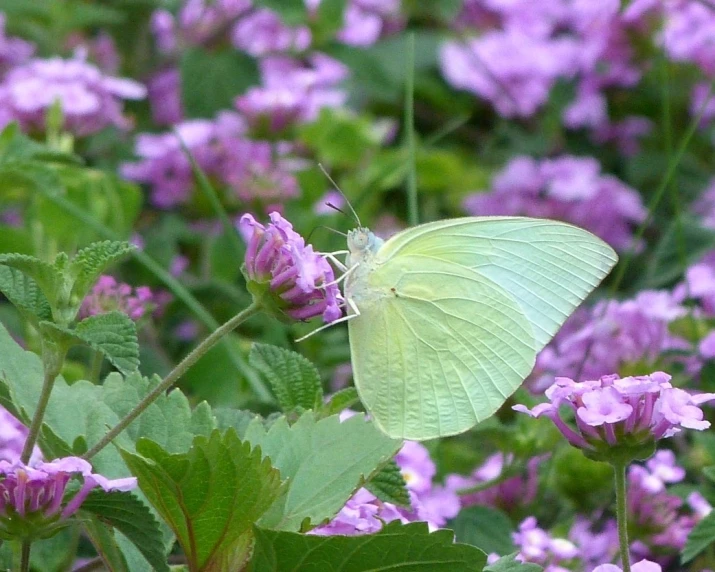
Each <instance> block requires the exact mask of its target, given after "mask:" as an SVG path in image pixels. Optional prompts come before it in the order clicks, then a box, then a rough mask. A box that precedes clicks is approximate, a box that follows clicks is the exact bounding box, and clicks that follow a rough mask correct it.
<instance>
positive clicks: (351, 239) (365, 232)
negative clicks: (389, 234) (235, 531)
mask: <svg viewBox="0 0 715 572" xmlns="http://www.w3.org/2000/svg"><path fill="white" fill-rule="evenodd" d="M384 242H385V241H384V240H382V239H381V238H379V237H378V236H376V235H375V233H373V232H372V231H371V230H370V229H369V228H365V227H364V226H360V227H358V228H355V229H353V230H351V231H349V232H348V250H349V251H350V256H351V258H353V259H360V258H363V257H364V256H365V255H366V254H367V253H370V254H375V253H376V252H377V251H378V249H379V248H380V247H381V246H382V244H383V243H384Z"/></svg>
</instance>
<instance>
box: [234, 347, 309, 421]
mask: <svg viewBox="0 0 715 572" xmlns="http://www.w3.org/2000/svg"><path fill="white" fill-rule="evenodd" d="M248 363H249V364H250V365H252V366H253V367H255V368H256V369H257V370H258V371H260V372H261V373H262V374H263V375H264V376H265V377H266V379H267V380H268V382H269V383H270V384H271V387H272V388H273V391H274V393H275V394H276V397H277V398H278V403H279V404H280V406H281V409H282V410H283V412H284V413H290V412H293V411H295V410H300V409H301V408H302V409H318V408H319V407H320V406H321V404H322V401H323V386H322V384H321V382H320V374H319V373H318V370H317V369H316V367H315V366H314V365H313V364H312V363H310V361H309V360H307V359H306V358H304V357H303V356H302V355H300V354H298V353H296V352H292V351H290V350H286V349H283V348H279V347H277V346H271V345H268V344H253V347H252V348H251V353H250V354H249V356H248Z"/></svg>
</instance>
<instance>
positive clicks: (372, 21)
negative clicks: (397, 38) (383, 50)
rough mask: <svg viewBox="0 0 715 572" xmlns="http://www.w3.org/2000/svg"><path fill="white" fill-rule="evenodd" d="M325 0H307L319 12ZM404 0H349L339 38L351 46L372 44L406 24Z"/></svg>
mask: <svg viewBox="0 0 715 572" xmlns="http://www.w3.org/2000/svg"><path fill="white" fill-rule="evenodd" d="M321 3H322V0H305V5H306V6H307V7H308V9H309V10H310V12H311V13H315V12H316V11H317V9H318V7H319V6H320V4H321ZM402 24H403V22H402V17H401V13H400V0H348V2H347V3H346V6H345V12H344V16H343V27H342V28H341V29H340V31H338V33H337V36H336V38H337V39H338V40H339V41H340V42H342V43H344V44H347V45H349V46H358V47H367V46H372V45H373V44H374V43H375V42H377V40H379V39H380V37H382V36H384V35H386V34H389V33H390V32H393V31H395V30H396V29H399V28H401V27H402Z"/></svg>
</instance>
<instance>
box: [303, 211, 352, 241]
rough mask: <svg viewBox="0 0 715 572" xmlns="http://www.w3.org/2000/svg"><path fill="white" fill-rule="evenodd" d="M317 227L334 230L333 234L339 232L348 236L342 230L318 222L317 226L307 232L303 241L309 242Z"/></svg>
mask: <svg viewBox="0 0 715 572" xmlns="http://www.w3.org/2000/svg"><path fill="white" fill-rule="evenodd" d="M341 212H342V211H341ZM319 228H324V229H325V230H329V231H330V232H334V233H335V234H339V235H340V236H344V237H345V238H347V237H348V235H347V234H345V233H344V232H340V231H339V230H336V229H334V228H330V227H329V226H325V225H324V224H319V225H318V226H316V227H315V228H313V230H311V231H310V232H309V233H308V236H306V237H305V242H308V243H309V242H310V237H311V236H313V233H314V232H315V231H316V230H318V229H319Z"/></svg>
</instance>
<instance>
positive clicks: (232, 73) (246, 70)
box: [179, 47, 259, 118]
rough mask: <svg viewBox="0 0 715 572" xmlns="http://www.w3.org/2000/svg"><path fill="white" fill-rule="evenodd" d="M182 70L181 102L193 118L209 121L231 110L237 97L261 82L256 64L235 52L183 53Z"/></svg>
mask: <svg viewBox="0 0 715 572" xmlns="http://www.w3.org/2000/svg"><path fill="white" fill-rule="evenodd" d="M179 69H180V72H181V101H182V104H183V106H184V111H185V112H186V115H187V117H190V118H196V117H205V118H210V117H213V116H214V115H215V114H216V113H217V112H218V111H220V110H222V109H226V108H230V107H232V105H233V100H234V98H235V97H236V96H237V95H240V94H241V93H243V92H244V91H245V90H246V89H247V88H248V87H250V86H251V85H255V84H257V83H258V81H259V75H258V66H257V65H256V61H255V60H254V59H253V58H252V57H250V56H248V55H246V54H244V53H242V52H239V51H237V50H235V49H234V48H226V49H223V50H212V51H208V50H206V49H203V48H198V47H192V48H188V49H186V50H184V51H183V55H182V56H181V61H180V63H179Z"/></svg>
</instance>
